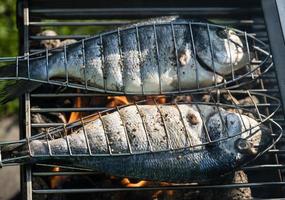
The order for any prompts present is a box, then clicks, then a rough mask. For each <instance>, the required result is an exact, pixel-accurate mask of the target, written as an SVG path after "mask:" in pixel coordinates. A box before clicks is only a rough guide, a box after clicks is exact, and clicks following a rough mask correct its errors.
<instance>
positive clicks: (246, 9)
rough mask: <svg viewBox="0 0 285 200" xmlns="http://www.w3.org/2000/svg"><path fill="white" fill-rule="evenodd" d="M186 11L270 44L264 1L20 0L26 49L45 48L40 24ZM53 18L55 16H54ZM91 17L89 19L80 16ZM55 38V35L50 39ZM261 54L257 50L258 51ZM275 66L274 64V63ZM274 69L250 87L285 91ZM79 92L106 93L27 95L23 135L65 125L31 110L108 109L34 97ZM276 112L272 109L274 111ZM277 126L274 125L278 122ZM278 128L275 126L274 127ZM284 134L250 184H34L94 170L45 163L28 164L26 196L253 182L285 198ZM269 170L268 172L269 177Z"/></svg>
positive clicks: (257, 193) (120, 20)
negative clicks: (51, 167) (52, 103)
mask: <svg viewBox="0 0 285 200" xmlns="http://www.w3.org/2000/svg"><path fill="white" fill-rule="evenodd" d="M170 14H182V15H185V16H189V17H192V18H193V17H194V18H198V19H201V18H207V19H210V20H215V22H219V24H220V25H231V26H233V27H234V28H237V29H240V30H244V31H246V32H248V33H249V34H251V33H252V35H254V36H255V37H257V38H258V39H260V40H261V41H263V42H264V43H266V44H268V39H267V32H266V30H265V28H266V26H265V24H264V20H263V16H262V15H263V13H262V9H261V5H260V3H259V1H250V2H248V1H238V2H235V1H220V0H218V1H215V2H213V1H204V0H203V1H200V2H195V3H194V2H189V1H179V2H175V3H174V2H173V1H156V2H153V1H143V2H141V1H136V3H134V2H131V1H108V2H100V3H99V2H91V1H90V2H89V1H80V2H77V3H75V2H72V3H71V2H69V1H61V2H57V1H45V0H41V1H29V2H28V1H19V2H18V25H19V28H20V31H21V32H20V38H21V44H22V46H21V49H22V53H24V54H25V55H28V53H33V52H38V51H40V50H41V49H39V48H35V47H33V45H32V44H33V43H35V42H38V41H40V40H43V39H47V38H45V37H39V36H36V35H35V33H37V32H38V31H39V29H40V28H44V27H48V28H49V29H53V28H56V27H64V26H72V27H89V26H100V27H102V26H106V27H110V26H112V27H113V26H116V27H117V26H118V25H122V24H126V23H128V22H130V21H132V20H134V19H137V18H145V17H149V16H159V15H170ZM50 19H52V21H50ZM80 20H85V21H80ZM86 37H87V35H84V33H78V32H77V33H76V34H73V35H59V36H56V37H53V39H56V38H59V39H69V38H72V39H83V38H86ZM48 39H50V38H48ZM256 56H257V55H256ZM273 69H274V67H273ZM273 69H271V70H269V72H268V73H267V74H265V75H264V76H262V78H257V84H252V85H250V88H248V89H249V91H250V92H261V93H263V94H270V95H272V96H274V97H276V98H280V91H279V87H278V83H277V81H276V76H275V71H274V70H273ZM78 96H82V97H85V98H87V97H90V96H100V95H98V94H86V93H80V94H79V93H77V92H74V91H69V92H68V93H63V94H61V93H60V94H54V93H49V92H47V93H43V92H36V93H32V94H26V95H25V97H23V98H22V113H21V114H20V115H21V116H22V117H21V118H22V119H24V120H22V122H21V123H22V124H21V127H22V128H21V131H22V133H21V136H22V138H25V137H29V136H31V129H32V128H40V127H49V126H58V125H64V124H62V123H46V124H35V123H31V115H32V113H36V112H45V113H51V112H72V111H77V112H90V111H91V112H94V111H102V110H104V109H105V108H104V107H83V108H73V107H66V108H56V107H37V108H34V107H32V105H34V102H37V101H46V100H48V99H51V98H52V99H58V98H65V97H70V98H75V97H78ZM262 99H263V102H262V103H264V104H266V105H267V106H266V107H267V109H268V110H266V109H265V112H268V113H267V114H269V113H270V110H271V109H272V107H271V104H272V102H271V101H270V99H268V98H267V97H266V96H264V97H263V98H262ZM271 111H272V110H271ZM274 121H276V122H278V123H279V124H280V125H282V126H283V127H284V125H285V123H284V115H283V112H282V110H278V111H277V112H276V114H275V116H274ZM273 126H274V125H273ZM272 128H273V130H272V133H274V127H272ZM283 145H284V138H283V137H282V138H281V140H280V141H279V142H278V143H277V144H276V145H275V147H274V148H273V149H271V150H270V151H269V152H268V153H266V154H265V155H264V156H262V157H261V158H260V159H258V161H256V163H253V164H252V165H251V166H248V167H247V169H245V170H246V172H247V174H248V176H249V177H260V178H259V180H258V179H253V181H251V179H249V182H248V183H246V184H208V185H194V186H193V185H181V186H163V187H142V188H120V187H118V188H84V187H83V188H69V189H51V188H47V189H33V181H32V178H33V177H36V176H41V177H45V176H54V175H59V176H60V175H70V176H84V175H90V174H92V172H82V171H80V170H78V171H74V170H67V171H64V172H50V171H45V170H43V171H39V170H42V169H41V168H40V166H33V167H32V168H31V167H23V170H22V176H23V179H22V186H23V194H24V195H23V197H25V198H26V199H28V200H31V199H33V195H35V194H40V195H45V194H58V195H59V194H63V193H65V194H68V193H90V192H91V193H93V192H118V191H138V190H139V191H148V190H197V189H200V190H203V189H225V188H240V187H251V189H252V193H253V196H254V197H259V198H280V197H284V192H283V191H284V181H283V178H284V174H283V173H282V171H283V169H284V162H285V160H284V157H283V156H284V153H285V152H284V150H283V149H282V146H283ZM265 174H266V176H265Z"/></svg>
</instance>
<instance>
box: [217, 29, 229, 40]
mask: <svg viewBox="0 0 285 200" xmlns="http://www.w3.org/2000/svg"><path fill="white" fill-rule="evenodd" d="M216 34H217V35H218V36H219V37H220V38H222V39H227V38H228V32H227V30H226V29H218V30H217V31H216Z"/></svg>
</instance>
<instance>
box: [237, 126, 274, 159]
mask: <svg viewBox="0 0 285 200" xmlns="http://www.w3.org/2000/svg"><path fill="white" fill-rule="evenodd" d="M259 127H260V130H259V131H260V132H256V133H253V134H251V135H250V136H248V137H247V138H239V139H237V140H236V141H235V147H236V149H237V150H238V151H239V152H240V153H242V154H246V155H251V156H256V155H261V154H263V153H265V152H266V151H267V150H269V149H270V148H271V146H272V136H271V130H270V129H269V128H268V127H266V126H265V125H263V124H261V125H259Z"/></svg>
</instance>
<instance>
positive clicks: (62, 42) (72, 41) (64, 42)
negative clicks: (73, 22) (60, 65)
mask: <svg viewBox="0 0 285 200" xmlns="http://www.w3.org/2000/svg"><path fill="white" fill-rule="evenodd" d="M75 42H77V40H74V39H66V40H63V41H61V42H60V44H59V46H60V47H63V46H64V45H69V44H73V43H75Z"/></svg>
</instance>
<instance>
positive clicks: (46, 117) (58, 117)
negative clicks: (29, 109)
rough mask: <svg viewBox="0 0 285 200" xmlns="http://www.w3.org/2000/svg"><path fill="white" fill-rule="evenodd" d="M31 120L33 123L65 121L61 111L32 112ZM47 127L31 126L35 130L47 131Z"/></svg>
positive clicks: (39, 131)
mask: <svg viewBox="0 0 285 200" xmlns="http://www.w3.org/2000/svg"><path fill="white" fill-rule="evenodd" d="M31 121H32V123H34V124H44V123H67V122H66V118H65V116H64V115H63V113H32V115H31ZM48 128H49V127H47V128H33V129H34V130H35V131H36V132H38V133H41V132H47V130H48Z"/></svg>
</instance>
